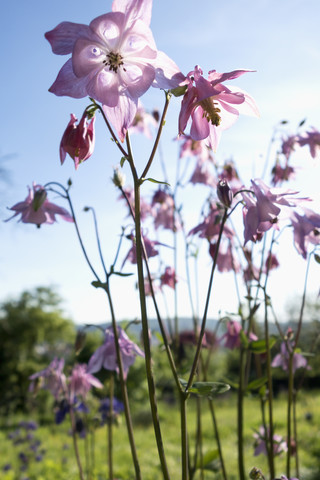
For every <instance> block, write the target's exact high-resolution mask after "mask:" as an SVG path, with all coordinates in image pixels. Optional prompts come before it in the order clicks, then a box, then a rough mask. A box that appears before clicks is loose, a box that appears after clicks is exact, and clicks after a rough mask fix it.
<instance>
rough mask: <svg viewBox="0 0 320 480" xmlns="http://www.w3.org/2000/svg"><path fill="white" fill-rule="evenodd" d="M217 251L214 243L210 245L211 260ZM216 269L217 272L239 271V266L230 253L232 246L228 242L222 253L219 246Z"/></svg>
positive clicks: (231, 252)
mask: <svg viewBox="0 0 320 480" xmlns="http://www.w3.org/2000/svg"><path fill="white" fill-rule="evenodd" d="M216 249H217V244H216V243H210V247H209V254H210V256H211V257H212V258H214V256H215V252H216ZM217 267H218V271H219V272H222V273H223V272H231V271H234V272H236V273H238V272H239V271H240V264H239V262H238V260H237V258H236V257H235V256H234V254H233V251H232V245H231V242H230V241H229V243H228V246H227V248H226V249H225V250H224V251H223V250H222V248H221V246H220V248H219V253H218V257H217Z"/></svg>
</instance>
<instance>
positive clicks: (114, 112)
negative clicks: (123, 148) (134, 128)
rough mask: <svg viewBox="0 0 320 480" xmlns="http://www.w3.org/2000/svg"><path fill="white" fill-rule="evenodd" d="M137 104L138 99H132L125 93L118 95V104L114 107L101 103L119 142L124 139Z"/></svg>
mask: <svg viewBox="0 0 320 480" xmlns="http://www.w3.org/2000/svg"><path fill="white" fill-rule="evenodd" d="M137 106H138V100H133V99H131V98H129V97H127V96H126V95H120V96H119V102H118V105H116V106H115V107H108V106H107V105H103V110H104V112H105V114H106V116H107V118H108V120H110V122H111V123H112V125H113V127H114V128H115V130H116V132H117V135H118V137H119V139H120V140H121V142H123V141H124V139H125V136H126V133H127V130H128V128H129V127H130V125H131V124H132V122H133V120H134V117H135V115H136V111H137Z"/></svg>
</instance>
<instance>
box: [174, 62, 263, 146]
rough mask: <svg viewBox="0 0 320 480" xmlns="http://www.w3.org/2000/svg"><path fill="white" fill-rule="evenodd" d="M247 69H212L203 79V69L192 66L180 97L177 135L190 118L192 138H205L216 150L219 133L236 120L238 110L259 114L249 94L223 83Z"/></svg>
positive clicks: (181, 132)
mask: <svg viewBox="0 0 320 480" xmlns="http://www.w3.org/2000/svg"><path fill="white" fill-rule="evenodd" d="M249 71H250V70H234V71H233V72H229V73H218V72H216V71H215V70H211V71H210V72H209V75H208V80H206V79H205V78H203V71H202V70H201V68H200V67H199V66H198V65H196V66H195V69H194V70H193V71H191V72H189V73H188V75H187V82H188V83H187V91H186V93H185V95H184V97H183V100H182V104H181V111H180V115H179V134H183V133H184V131H185V129H186V126H187V123H188V120H189V119H190V117H191V128H190V136H191V138H192V139H193V140H204V139H207V141H208V143H209V145H210V146H211V148H212V149H213V150H214V151H216V149H217V147H218V144H219V141H220V136H221V132H222V131H223V130H225V129H227V128H229V127H230V126H231V125H232V124H233V123H234V122H235V121H236V120H237V118H238V116H239V113H245V114H249V115H250V114H251V115H254V116H259V112H258V109H257V106H256V104H255V102H254V100H253V98H252V97H250V96H249V95H248V94H247V93H246V92H244V91H243V90H241V89H239V88H235V87H229V86H226V85H224V84H223V83H222V82H224V81H226V80H233V79H234V78H237V77H239V76H240V75H243V74H244V73H247V72H249Z"/></svg>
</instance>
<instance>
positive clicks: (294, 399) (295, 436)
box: [293, 391, 300, 478]
mask: <svg viewBox="0 0 320 480" xmlns="http://www.w3.org/2000/svg"><path fill="white" fill-rule="evenodd" d="M293 434H294V441H295V459H296V476H297V478H298V477H300V467H299V444H298V422H297V392H296V391H294V393H293Z"/></svg>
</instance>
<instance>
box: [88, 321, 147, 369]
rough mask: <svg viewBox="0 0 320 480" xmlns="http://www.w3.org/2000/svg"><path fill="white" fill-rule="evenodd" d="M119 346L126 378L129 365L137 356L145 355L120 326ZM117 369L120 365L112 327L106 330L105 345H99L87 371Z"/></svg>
mask: <svg viewBox="0 0 320 480" xmlns="http://www.w3.org/2000/svg"><path fill="white" fill-rule="evenodd" d="M118 335H119V347H120V351H121V359H122V364H123V373H124V378H126V377H127V374H128V371H129V367H130V366H131V365H132V364H133V363H134V362H135V359H136V356H137V355H140V356H141V357H144V353H143V351H142V350H141V349H140V348H139V347H138V345H136V344H135V343H134V342H132V340H130V338H129V337H128V335H127V334H126V333H125V331H124V330H123V329H122V328H118ZM102 367H103V368H105V369H107V370H112V371H117V372H118V373H119V366H118V362H117V354H116V346H115V340H114V333H113V330H112V328H111V327H109V328H107V329H106V331H105V339H104V343H103V345H101V347H99V348H98V349H97V350H96V351H95V353H94V354H93V355H92V357H91V358H90V360H89V363H88V369H87V371H88V372H90V373H95V372H98V371H99V370H100V369H101V368H102Z"/></svg>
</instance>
